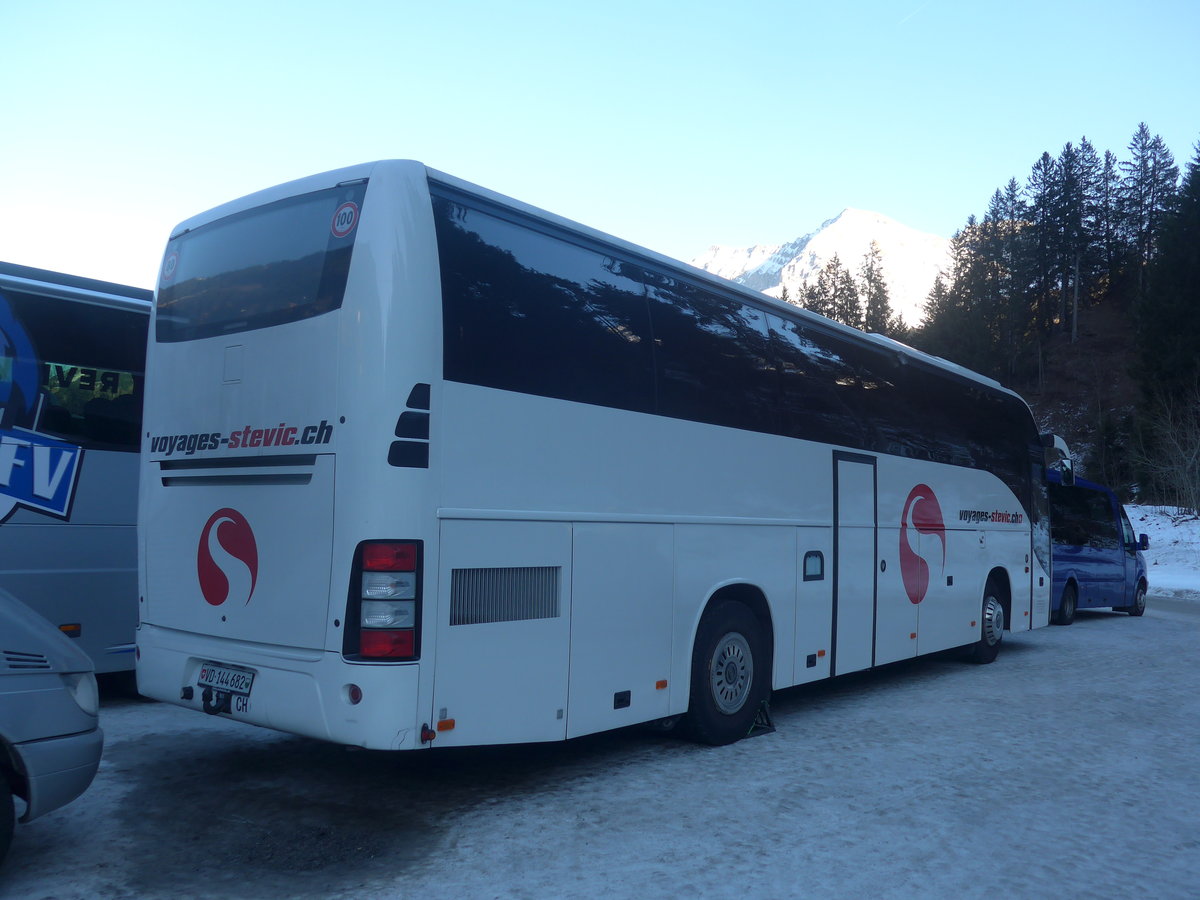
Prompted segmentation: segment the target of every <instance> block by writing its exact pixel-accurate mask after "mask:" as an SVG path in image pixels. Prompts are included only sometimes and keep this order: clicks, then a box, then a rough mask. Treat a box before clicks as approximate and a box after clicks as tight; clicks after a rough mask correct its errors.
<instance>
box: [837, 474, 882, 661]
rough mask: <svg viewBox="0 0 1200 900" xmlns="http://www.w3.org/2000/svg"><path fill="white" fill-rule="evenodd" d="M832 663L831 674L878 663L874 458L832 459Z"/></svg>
mask: <svg viewBox="0 0 1200 900" xmlns="http://www.w3.org/2000/svg"><path fill="white" fill-rule="evenodd" d="M833 471H834V482H833V640H832V642H831V643H832V646H833V660H832V661H831V663H830V670H831V674H833V675H843V674H845V673H846V672H856V671H858V670H860V669H867V668H870V667H871V666H872V665H873V664H874V661H875V600H876V584H875V558H876V555H877V554H876V542H877V541H876V534H875V529H876V502H875V491H876V487H875V459H874V458H873V457H870V456H863V455H861V454H856V453H841V452H835V453H834V454H833Z"/></svg>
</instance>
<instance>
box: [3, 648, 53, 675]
mask: <svg viewBox="0 0 1200 900" xmlns="http://www.w3.org/2000/svg"><path fill="white" fill-rule="evenodd" d="M0 653H3V655H4V663H5V665H6V666H8V668H10V669H19V670H22V671H25V670H29V669H49V668H50V660H48V659H46V657H44V656H42V654H40V653H23V652H21V651H20V650H3V651H0Z"/></svg>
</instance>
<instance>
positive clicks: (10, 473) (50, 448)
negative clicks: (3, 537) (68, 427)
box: [0, 429, 83, 519]
mask: <svg viewBox="0 0 1200 900" xmlns="http://www.w3.org/2000/svg"><path fill="white" fill-rule="evenodd" d="M82 453H83V451H81V450H80V449H79V448H78V447H76V446H75V445H74V444H68V443H66V442H65V441H59V440H55V439H54V438H51V437H46V436H45V435H42V434H37V433H36V432H33V431H9V430H7V429H4V430H2V431H0V519H3V518H4V517H6V516H7V515H9V513H11V512H12V511H13V509H15V508H16V507H17V506H27V507H29V508H30V509H36V510H41V511H42V512H48V513H51V514H53V515H56V516H63V517H65V516H66V515H67V511H68V510H69V509H70V508H71V497H72V495H73V494H74V493H75V476H76V475H78V474H79V457H80V456H81V455H82Z"/></svg>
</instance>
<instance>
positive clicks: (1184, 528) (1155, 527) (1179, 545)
mask: <svg viewBox="0 0 1200 900" xmlns="http://www.w3.org/2000/svg"><path fill="white" fill-rule="evenodd" d="M1125 511H1126V512H1127V513H1128V514H1129V521H1130V522H1131V523H1132V524H1133V530H1134V531H1135V532H1136V533H1138V534H1145V535H1148V536H1149V538H1150V549H1149V550H1148V551H1146V554H1145V555H1146V566H1147V567H1148V569H1149V572H1148V576H1149V579H1150V595H1151V596H1153V595H1155V594H1158V595H1160V596H1161V595H1165V596H1169V597H1177V598H1179V599H1184V600H1196V601H1198V602H1200V516H1197V515H1196V514H1195V513H1191V512H1187V513H1184V512H1180V510H1179V509H1178V508H1177V507H1174V506H1136V505H1129V506H1126V507H1125Z"/></svg>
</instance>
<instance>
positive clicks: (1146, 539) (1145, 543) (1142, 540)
mask: <svg viewBox="0 0 1200 900" xmlns="http://www.w3.org/2000/svg"><path fill="white" fill-rule="evenodd" d="M1138 549H1139V550H1149V549H1150V535H1148V534H1141V535H1138Z"/></svg>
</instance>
